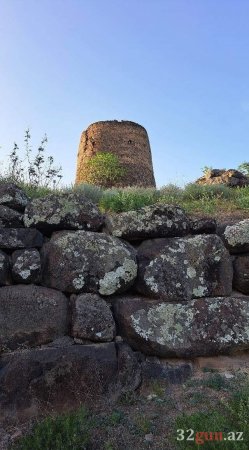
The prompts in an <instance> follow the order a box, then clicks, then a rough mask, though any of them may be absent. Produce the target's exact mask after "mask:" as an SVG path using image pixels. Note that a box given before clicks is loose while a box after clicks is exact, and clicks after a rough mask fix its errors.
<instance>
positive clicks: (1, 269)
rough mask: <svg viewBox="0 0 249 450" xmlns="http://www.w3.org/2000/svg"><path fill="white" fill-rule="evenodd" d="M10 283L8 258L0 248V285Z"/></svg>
mask: <svg viewBox="0 0 249 450" xmlns="http://www.w3.org/2000/svg"><path fill="white" fill-rule="evenodd" d="M8 284H11V272H10V259H9V256H8V255H6V254H5V253H4V252H2V251H1V250H0V286H5V285H8Z"/></svg>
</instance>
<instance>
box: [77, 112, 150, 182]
mask: <svg viewBox="0 0 249 450" xmlns="http://www.w3.org/2000/svg"><path fill="white" fill-rule="evenodd" d="M100 152H110V153H113V154H114V155H116V156H117V157H118V159H119V163H120V164H121V165H122V167H123V168H124V169H125V171H124V173H125V175H124V176H123V177H122V178H121V179H120V180H119V181H118V182H117V183H113V186H118V187H125V186H143V187H155V178H154V172H153V165H152V157H151V149H150V143H149V138H148V134H147V131H146V130H145V128H144V127H142V126H141V125H139V124H137V123H135V122H130V121H126V120H122V121H118V120H107V121H102V122H96V123H93V124H92V125H90V126H89V127H88V128H87V129H86V130H85V131H83V133H82V135H81V139H80V144H79V150H78V156H77V172H76V180H75V182H76V184H80V183H84V182H86V175H87V162H88V160H89V159H90V158H92V157H93V156H95V155H96V154H97V153H100Z"/></svg>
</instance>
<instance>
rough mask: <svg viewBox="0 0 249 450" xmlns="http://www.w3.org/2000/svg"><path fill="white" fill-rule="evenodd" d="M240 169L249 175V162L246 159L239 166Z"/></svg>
mask: <svg viewBox="0 0 249 450" xmlns="http://www.w3.org/2000/svg"><path fill="white" fill-rule="evenodd" d="M238 170H239V171H240V172H242V173H243V174H244V175H246V176H249V162H246V161H244V162H243V163H242V164H240V165H239V166H238Z"/></svg>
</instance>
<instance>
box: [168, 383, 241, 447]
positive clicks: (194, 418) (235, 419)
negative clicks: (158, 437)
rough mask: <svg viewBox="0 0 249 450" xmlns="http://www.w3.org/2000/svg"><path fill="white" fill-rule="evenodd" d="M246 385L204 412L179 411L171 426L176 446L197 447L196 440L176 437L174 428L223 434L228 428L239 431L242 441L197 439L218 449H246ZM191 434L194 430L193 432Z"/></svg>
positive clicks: (206, 445) (225, 433) (229, 430)
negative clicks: (206, 440) (214, 407)
mask: <svg viewBox="0 0 249 450" xmlns="http://www.w3.org/2000/svg"><path fill="white" fill-rule="evenodd" d="M248 417H249V386H248V385H246V386H244V387H243V388H242V389H241V390H239V391H237V392H236V393H235V394H233V396H232V397H231V399H230V400H228V401H222V402H220V403H219V404H218V407H216V409H215V410H210V407H209V410H208V411H207V412H203V411H202V412H197V413H194V414H190V415H188V414H181V415H180V416H179V417H177V418H176V421H175V430H174V442H175V443H176V442H177V448H178V449H179V450H180V449H184V450H192V449H193V447H197V448H199V447H198V445H197V444H198V443H197V442H196V441H188V440H185V439H184V440H182V441H176V436H177V430H185V436H187V435H189V433H186V431H187V430H194V432H195V433H196V432H204V431H209V432H210V431H212V432H215V431H221V432H223V433H224V436H226V435H227V433H228V432H231V431H232V432H234V431H236V432H243V438H244V440H243V441H240V442H238V441H228V440H226V441H219V442H217V441H213V442H210V441H209V442H205V441H204V442H202V443H201V442H199V444H200V445H203V444H204V445H203V446H204V447H205V448H208V449H211V448H216V447H217V448H219V449H222V450H230V449H231V450H237V449H240V450H247V449H248V440H249V422H248ZM194 437H195V434H194Z"/></svg>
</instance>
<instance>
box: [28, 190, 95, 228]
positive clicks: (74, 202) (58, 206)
mask: <svg viewBox="0 0 249 450" xmlns="http://www.w3.org/2000/svg"><path fill="white" fill-rule="evenodd" d="M102 223H103V216H102V215H101V213H100V211H99V209H98V208H97V206H96V205H94V204H93V203H92V202H91V201H90V200H89V199H87V198H86V197H85V196H84V195H83V194H81V193H71V194H60V195H58V194H51V195H48V196H47V197H43V198H38V199H34V200H32V201H31V202H30V203H29V204H28V206H27V208H26V209H25V214H24V224H25V226H26V227H33V228H37V229H38V230H41V231H43V232H45V233H51V232H53V231H57V230H87V231H97V230H99V228H100V227H101V225H102Z"/></svg>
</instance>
